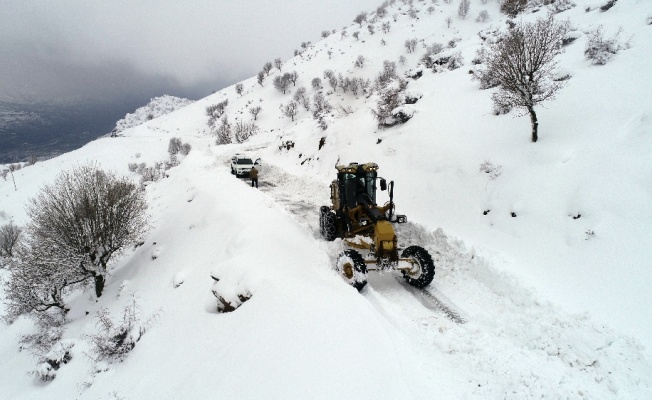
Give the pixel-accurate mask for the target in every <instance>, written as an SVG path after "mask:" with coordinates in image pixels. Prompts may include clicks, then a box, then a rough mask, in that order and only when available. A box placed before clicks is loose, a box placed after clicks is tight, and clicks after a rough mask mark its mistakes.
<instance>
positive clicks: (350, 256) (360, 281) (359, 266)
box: [335, 249, 367, 291]
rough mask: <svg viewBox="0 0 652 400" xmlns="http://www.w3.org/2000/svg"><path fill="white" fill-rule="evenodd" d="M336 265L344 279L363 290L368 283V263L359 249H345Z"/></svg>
mask: <svg viewBox="0 0 652 400" xmlns="http://www.w3.org/2000/svg"><path fill="white" fill-rule="evenodd" d="M335 267H336V269H337V272H338V273H339V274H340V275H341V276H342V277H343V278H344V280H345V281H347V282H348V283H349V284H350V285H351V286H353V287H354V288H356V289H358V291H361V290H362V288H364V287H365V285H366V284H367V265H366V264H365V263H364V259H363V258H362V256H361V255H360V253H358V252H357V251H355V250H353V249H348V250H344V251H343V252H342V253H340V256H339V257H338V258H337V263H336V265H335Z"/></svg>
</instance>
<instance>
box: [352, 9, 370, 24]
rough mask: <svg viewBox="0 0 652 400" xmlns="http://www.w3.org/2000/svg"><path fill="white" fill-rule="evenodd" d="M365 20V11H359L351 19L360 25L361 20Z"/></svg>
mask: <svg viewBox="0 0 652 400" xmlns="http://www.w3.org/2000/svg"><path fill="white" fill-rule="evenodd" d="M366 21H367V13H366V12H361V13H360V14H358V15H356V17H355V18H354V19H353V22H355V23H356V24H358V25H360V26H362V23H363V22H366Z"/></svg>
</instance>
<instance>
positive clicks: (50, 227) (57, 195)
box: [6, 164, 147, 317]
mask: <svg viewBox="0 0 652 400" xmlns="http://www.w3.org/2000/svg"><path fill="white" fill-rule="evenodd" d="M146 211H147V202H146V200H145V197H144V193H143V192H142V191H141V190H139V189H138V187H137V186H136V185H135V184H134V183H132V182H131V181H130V180H129V179H128V178H124V177H118V176H117V175H116V174H114V173H112V172H106V171H103V170H101V169H100V168H99V167H98V166H97V165H95V164H89V165H82V166H78V167H75V168H73V169H72V170H70V171H64V172H62V173H61V174H59V175H58V176H57V178H56V179H55V182H54V183H53V184H51V185H46V186H44V187H43V188H42V189H41V191H40V192H39V193H38V194H37V195H36V197H34V198H32V199H31V200H30V202H29V205H28V208H27V214H28V216H29V217H30V222H29V223H28V225H27V227H26V229H25V233H26V235H25V240H24V243H22V244H21V246H20V248H19V249H18V250H17V252H16V257H15V260H14V261H13V262H12V268H11V271H12V273H11V277H10V279H9V282H8V283H7V293H6V294H7V301H8V304H7V308H8V312H9V315H10V317H17V316H19V315H21V314H25V313H32V312H47V311H48V310H50V309H53V308H54V309H59V310H61V311H63V312H65V311H66V308H65V304H64V298H63V296H64V295H65V293H66V292H67V291H68V290H70V289H71V288H73V287H76V286H84V287H86V286H88V284H89V283H90V282H92V283H93V284H94V287H95V295H96V296H97V297H100V296H101V295H102V292H103V291H104V285H105V281H106V274H107V265H108V263H109V261H110V260H111V259H112V258H113V257H115V256H117V255H119V254H120V253H122V252H123V251H124V250H126V248H127V247H128V246H129V245H131V244H133V243H135V242H137V241H138V240H140V239H141V238H142V236H143V235H144V233H145V231H146V229H147V214H146Z"/></svg>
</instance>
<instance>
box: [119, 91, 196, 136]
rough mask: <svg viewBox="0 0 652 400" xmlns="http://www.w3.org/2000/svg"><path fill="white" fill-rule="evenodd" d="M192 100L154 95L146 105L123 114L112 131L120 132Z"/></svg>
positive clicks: (185, 104) (183, 105)
mask: <svg viewBox="0 0 652 400" xmlns="http://www.w3.org/2000/svg"><path fill="white" fill-rule="evenodd" d="M192 102H193V100H188V99H183V98H181V97H175V96H170V95H164V96H159V97H154V98H153V99H151V100H150V102H149V103H147V105H145V106H143V107H140V108H138V109H136V111H134V112H133V113H129V114H127V115H125V117H124V118H123V119H121V120H119V121H118V122H116V124H115V129H114V131H115V132H122V131H124V130H126V129H129V128H133V127H134V126H138V125H140V124H142V123H144V122H147V121H149V120H152V119H154V118H158V117H160V116H161V115H165V114H169V113H171V112H172V111H175V110H178V109H180V108H181V107H185V106H187V105H188V104H191V103H192Z"/></svg>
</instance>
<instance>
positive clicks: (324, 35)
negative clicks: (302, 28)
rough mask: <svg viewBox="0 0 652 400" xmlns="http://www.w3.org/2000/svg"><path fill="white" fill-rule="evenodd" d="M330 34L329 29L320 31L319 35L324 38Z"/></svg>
mask: <svg viewBox="0 0 652 400" xmlns="http://www.w3.org/2000/svg"><path fill="white" fill-rule="evenodd" d="M330 35H331V32H330V31H321V37H323V38H324V39H326V38H327V37H329V36H330Z"/></svg>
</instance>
